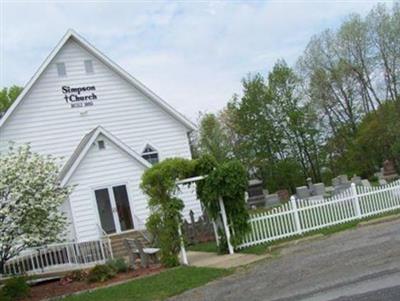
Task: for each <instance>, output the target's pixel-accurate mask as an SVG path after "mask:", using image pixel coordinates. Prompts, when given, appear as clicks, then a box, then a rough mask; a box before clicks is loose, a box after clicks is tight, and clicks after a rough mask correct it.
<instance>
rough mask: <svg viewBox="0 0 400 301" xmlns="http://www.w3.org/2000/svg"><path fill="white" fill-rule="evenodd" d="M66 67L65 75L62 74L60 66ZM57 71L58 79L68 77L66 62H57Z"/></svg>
mask: <svg viewBox="0 0 400 301" xmlns="http://www.w3.org/2000/svg"><path fill="white" fill-rule="evenodd" d="M62 65H63V66H64V74H60V69H59V66H62ZM56 70H57V75H58V77H66V76H67V65H66V64H65V62H56Z"/></svg>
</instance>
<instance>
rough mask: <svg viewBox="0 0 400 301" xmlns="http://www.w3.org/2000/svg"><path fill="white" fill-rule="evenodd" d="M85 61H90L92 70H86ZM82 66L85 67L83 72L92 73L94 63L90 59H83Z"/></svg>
mask: <svg viewBox="0 0 400 301" xmlns="http://www.w3.org/2000/svg"><path fill="white" fill-rule="evenodd" d="M86 62H90V65H91V68H92V70H90V71H88V69H87V68H86V67H87V65H86ZM83 67H84V68H85V73H86V74H93V73H94V65H93V60H92V59H87V60H83Z"/></svg>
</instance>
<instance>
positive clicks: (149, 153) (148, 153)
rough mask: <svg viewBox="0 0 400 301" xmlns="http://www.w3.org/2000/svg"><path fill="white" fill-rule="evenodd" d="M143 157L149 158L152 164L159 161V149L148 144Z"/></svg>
mask: <svg viewBox="0 0 400 301" xmlns="http://www.w3.org/2000/svg"><path fill="white" fill-rule="evenodd" d="M142 157H143V159H145V160H147V161H148V162H149V163H151V164H156V163H158V161H159V160H158V151H157V150H156V149H155V148H154V147H152V146H151V145H149V144H147V145H146V147H145V148H144V150H143V152H142Z"/></svg>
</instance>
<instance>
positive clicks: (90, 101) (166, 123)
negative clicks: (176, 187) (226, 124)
mask: <svg viewBox="0 0 400 301" xmlns="http://www.w3.org/2000/svg"><path fill="white" fill-rule="evenodd" d="M27 51H29V50H28V49H27ZM194 129H195V126H194V125H193V124H192V122H191V121H190V120H188V119H187V118H185V117H184V116H183V115H182V114H180V113H179V112H177V111H176V110H175V109H174V108H172V107H171V106H170V105H169V104H168V103H166V102H165V101H164V100H162V99H161V98H160V97H158V96H157V95H156V94H154V92H152V91H151V90H150V89H149V88H147V87H146V86H144V85H143V84H142V83H140V82H139V81H138V80H137V79H135V78H134V77H132V76H131V75H129V74H128V73H127V72H126V71H124V70H123V69H122V68H121V67H119V66H118V65H117V64H115V63H114V62H112V61H111V60H110V59H109V58H107V57H106V56H105V55H104V54H102V53H101V52H100V51H98V50H97V49H96V48H94V47H93V46H92V45H91V44H90V43H88V42H87V41H86V40H85V39H84V38H82V37H81V36H80V35H78V34H77V33H76V32H75V31H73V30H69V31H68V32H67V33H66V34H65V35H64V37H63V38H62V39H61V41H60V42H59V43H58V44H57V46H56V47H55V48H54V50H53V51H52V52H51V53H50V55H49V56H48V57H47V59H46V60H45V61H44V62H43V64H42V65H41V66H40V68H39V70H38V71H37V72H36V73H35V74H34V76H33V77H32V78H31V80H30V81H29V82H28V83H27V85H26V86H25V88H24V90H23V91H22V93H21V94H20V96H19V97H18V99H17V100H16V101H15V102H14V104H13V105H12V107H11V108H10V109H9V110H8V111H7V112H6V114H5V115H4V116H3V117H2V118H1V119H0V153H5V152H7V151H8V148H9V143H10V142H11V141H12V142H14V143H16V144H17V145H20V144H25V143H30V145H31V148H32V150H33V151H34V152H37V153H40V154H51V155H52V156H55V157H58V158H61V162H62V166H61V173H60V181H61V184H62V185H68V186H73V187H74V189H73V192H72V194H71V196H70V198H69V199H68V200H67V201H66V203H65V204H64V206H63V208H62V209H61V210H64V211H65V213H66V215H67V216H68V218H69V221H70V223H69V224H70V226H69V230H68V238H69V240H71V241H76V242H85V241H90V240H96V239H99V238H100V237H102V236H103V235H104V234H105V233H107V235H115V234H119V233H126V232H129V231H131V232H133V231H135V230H138V229H139V230H142V229H144V228H145V222H146V219H147V217H148V216H149V208H148V202H147V197H146V195H144V193H143V192H142V191H141V189H140V187H139V186H140V182H141V176H142V174H143V172H144V171H145V170H146V169H147V168H149V167H151V166H152V164H154V163H156V162H158V161H161V160H163V159H165V158H170V157H182V158H191V151H190V146H189V139H188V133H190V132H191V131H193V130H194ZM181 194H182V198H183V200H184V203H185V209H184V214H185V215H188V212H189V211H190V210H193V212H194V213H195V215H196V216H199V215H200V214H201V205H200V203H199V201H198V200H197V199H196V195H195V193H194V191H193V190H189V189H186V190H184V191H182V192H181Z"/></svg>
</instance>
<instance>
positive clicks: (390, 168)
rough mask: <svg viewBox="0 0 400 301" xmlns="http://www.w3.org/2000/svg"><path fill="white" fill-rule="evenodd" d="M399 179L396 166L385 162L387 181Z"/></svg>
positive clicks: (390, 162) (385, 177) (384, 169)
mask: <svg viewBox="0 0 400 301" xmlns="http://www.w3.org/2000/svg"><path fill="white" fill-rule="evenodd" d="M397 177H398V174H397V172H396V168H395V166H394V163H393V161H391V160H386V161H385V162H383V178H384V179H385V180H392V179H394V178H397Z"/></svg>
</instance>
